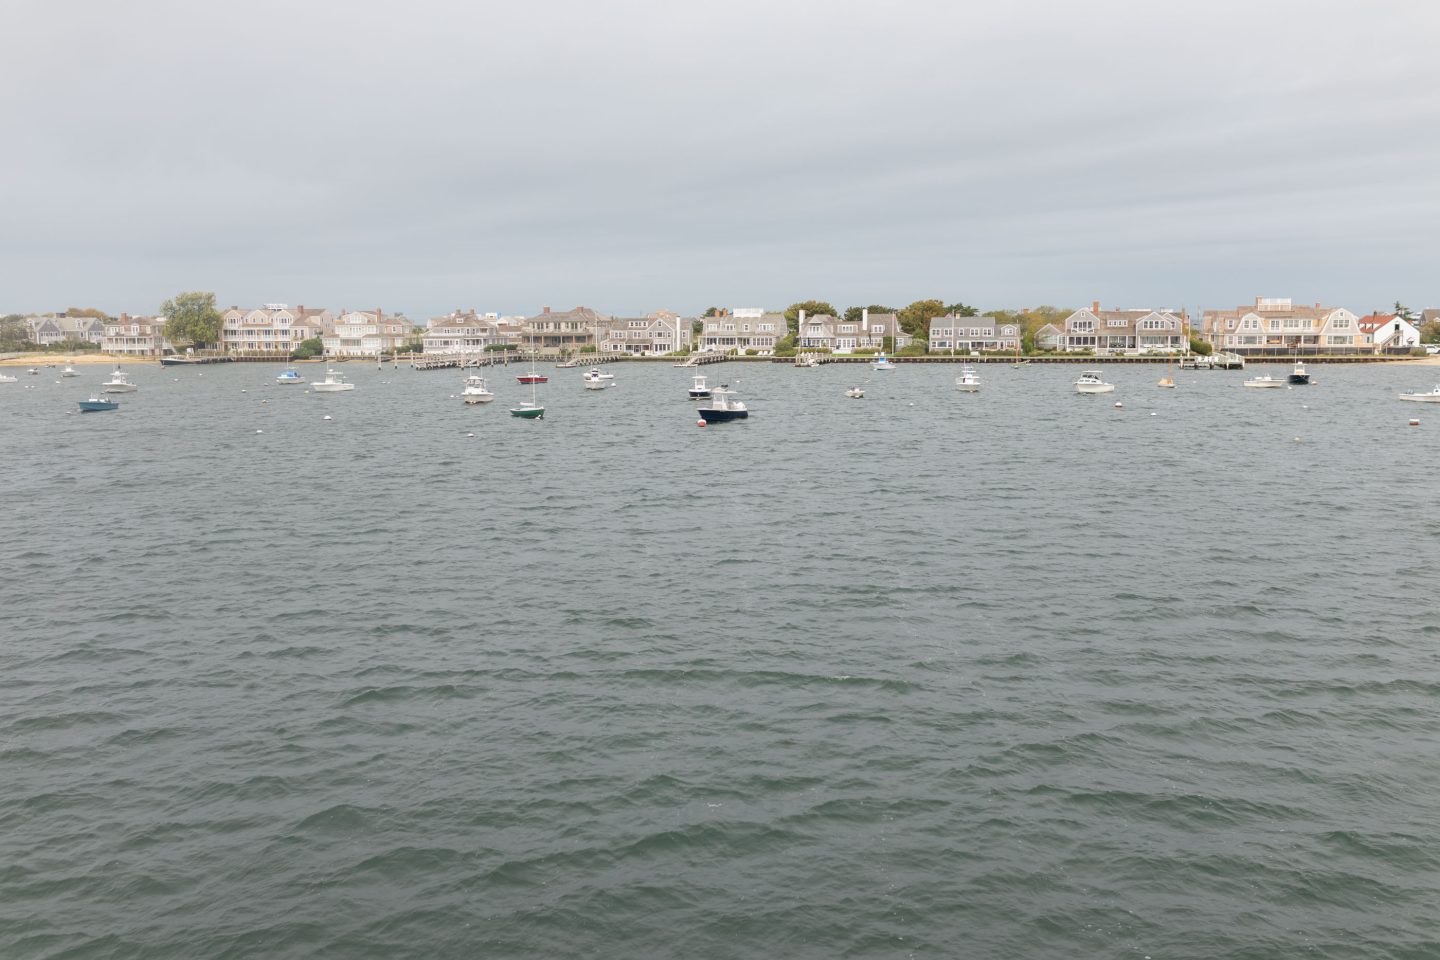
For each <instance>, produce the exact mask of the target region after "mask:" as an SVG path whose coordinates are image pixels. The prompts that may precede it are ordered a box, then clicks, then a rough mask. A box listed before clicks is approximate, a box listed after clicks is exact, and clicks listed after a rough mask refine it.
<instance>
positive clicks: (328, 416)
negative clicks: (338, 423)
mask: <svg viewBox="0 0 1440 960" xmlns="http://www.w3.org/2000/svg"><path fill="white" fill-rule="evenodd" d="M321 419H324V420H329V419H331V416H330V414H328V413H327V414H325V416H324V417H322V418H321Z"/></svg>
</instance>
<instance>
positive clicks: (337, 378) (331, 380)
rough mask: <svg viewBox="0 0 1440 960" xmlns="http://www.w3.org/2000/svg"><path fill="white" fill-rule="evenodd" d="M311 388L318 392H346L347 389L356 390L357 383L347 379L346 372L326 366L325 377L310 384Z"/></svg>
mask: <svg viewBox="0 0 1440 960" xmlns="http://www.w3.org/2000/svg"><path fill="white" fill-rule="evenodd" d="M310 389H311V390H313V391H315V392H316V393H344V392H345V391H347V390H354V389H355V384H353V383H351V382H349V381H348V380H346V379H345V374H343V373H340V372H339V371H337V370H336V369H335V368H334V367H326V368H325V379H324V380H317V381H316V382H314V383H312V384H310Z"/></svg>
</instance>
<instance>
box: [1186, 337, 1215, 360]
mask: <svg viewBox="0 0 1440 960" xmlns="http://www.w3.org/2000/svg"><path fill="white" fill-rule="evenodd" d="M1214 351H1215V348H1214V347H1212V346H1210V341H1209V340H1201V339H1200V338H1199V337H1191V338H1190V352H1191V353H1198V354H1199V355H1200V356H1202V357H1208V356H1210V354H1211V353H1213V352H1214Z"/></svg>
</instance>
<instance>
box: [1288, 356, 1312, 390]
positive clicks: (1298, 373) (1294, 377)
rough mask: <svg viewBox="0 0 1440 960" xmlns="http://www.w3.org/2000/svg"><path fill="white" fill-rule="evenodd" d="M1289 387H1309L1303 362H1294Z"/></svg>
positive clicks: (1307, 375)
mask: <svg viewBox="0 0 1440 960" xmlns="http://www.w3.org/2000/svg"><path fill="white" fill-rule="evenodd" d="M1290 385H1291V386H1295V387H1307V386H1309V385H1310V374H1308V373H1306V372H1305V361H1303V360H1296V361H1295V369H1293V370H1291V371H1290Z"/></svg>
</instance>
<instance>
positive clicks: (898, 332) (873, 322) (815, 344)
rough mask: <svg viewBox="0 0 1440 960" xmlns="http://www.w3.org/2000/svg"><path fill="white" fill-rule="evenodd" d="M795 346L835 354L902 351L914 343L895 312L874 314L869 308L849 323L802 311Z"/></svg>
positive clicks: (797, 326) (824, 314)
mask: <svg viewBox="0 0 1440 960" xmlns="http://www.w3.org/2000/svg"><path fill="white" fill-rule="evenodd" d="M795 329H796V333H795V346H796V348H797V349H799V350H802V351H803V350H828V351H829V352H831V353H853V352H855V351H856V350H884V349H885V348H886V345H885V341H886V340H887V338H888V339H889V340H890V344H891V346H890V349H892V350H899V349H900V348H901V347H904V346H906V345H908V344H909V343H910V335H909V334H907V333H906V332H905V331H904V330H903V329H902V328H901V326H900V318H899V317H897V316H895V314H893V313H876V314H872V313H871V312H870V310H869V309H868V308H866V309H864V310H862V311H861V312H860V316H859V318H857V319H855V320H846V319H843V318H840V317H832V316H830V315H829V314H827V313H822V314H808V315H807V314H806V313H805V311H804V310H801V311H800V313H799V316H798V317H797V319H796V324H795Z"/></svg>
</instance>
